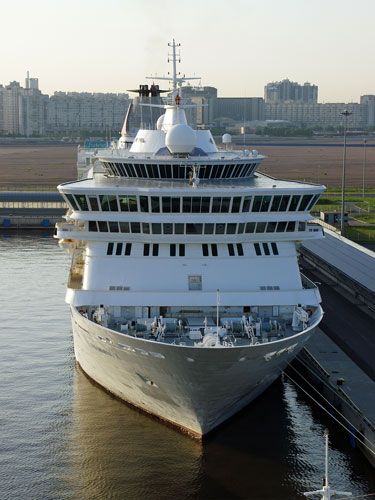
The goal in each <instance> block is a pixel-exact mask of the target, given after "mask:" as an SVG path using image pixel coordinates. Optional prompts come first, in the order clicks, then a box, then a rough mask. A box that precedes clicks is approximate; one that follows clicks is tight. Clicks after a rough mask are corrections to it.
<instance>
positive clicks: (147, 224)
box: [142, 222, 150, 234]
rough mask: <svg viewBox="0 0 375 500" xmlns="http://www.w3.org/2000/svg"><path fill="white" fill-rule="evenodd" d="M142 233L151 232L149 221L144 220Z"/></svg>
mask: <svg viewBox="0 0 375 500" xmlns="http://www.w3.org/2000/svg"><path fill="white" fill-rule="evenodd" d="M142 233H144V234H150V224H149V223H148V222H142Z"/></svg>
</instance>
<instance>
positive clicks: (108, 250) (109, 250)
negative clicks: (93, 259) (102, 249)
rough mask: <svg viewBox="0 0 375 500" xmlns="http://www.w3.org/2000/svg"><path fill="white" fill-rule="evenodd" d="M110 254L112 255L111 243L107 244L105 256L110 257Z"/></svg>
mask: <svg viewBox="0 0 375 500" xmlns="http://www.w3.org/2000/svg"><path fill="white" fill-rule="evenodd" d="M112 254H113V243H108V246H107V255H112Z"/></svg>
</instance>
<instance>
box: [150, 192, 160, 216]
mask: <svg viewBox="0 0 375 500" xmlns="http://www.w3.org/2000/svg"><path fill="white" fill-rule="evenodd" d="M151 212H152V213H158V212H160V201H159V197H158V196H151Z"/></svg>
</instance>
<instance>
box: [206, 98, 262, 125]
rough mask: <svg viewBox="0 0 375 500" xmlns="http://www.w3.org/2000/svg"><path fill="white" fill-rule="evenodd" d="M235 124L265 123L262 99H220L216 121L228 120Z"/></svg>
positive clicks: (216, 111)
mask: <svg viewBox="0 0 375 500" xmlns="http://www.w3.org/2000/svg"><path fill="white" fill-rule="evenodd" d="M228 118H229V119H230V120H233V121H234V122H242V123H244V122H251V121H263V120H264V119H265V113H264V100H263V98H262V97H218V98H217V101H216V108H215V121H216V122H218V121H220V120H221V121H225V120H227V119H228Z"/></svg>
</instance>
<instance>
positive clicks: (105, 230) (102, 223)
mask: <svg viewBox="0 0 375 500" xmlns="http://www.w3.org/2000/svg"><path fill="white" fill-rule="evenodd" d="M98 226H99V231H100V232H101V233H108V226H107V222H106V221H104V220H100V221H98Z"/></svg>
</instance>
